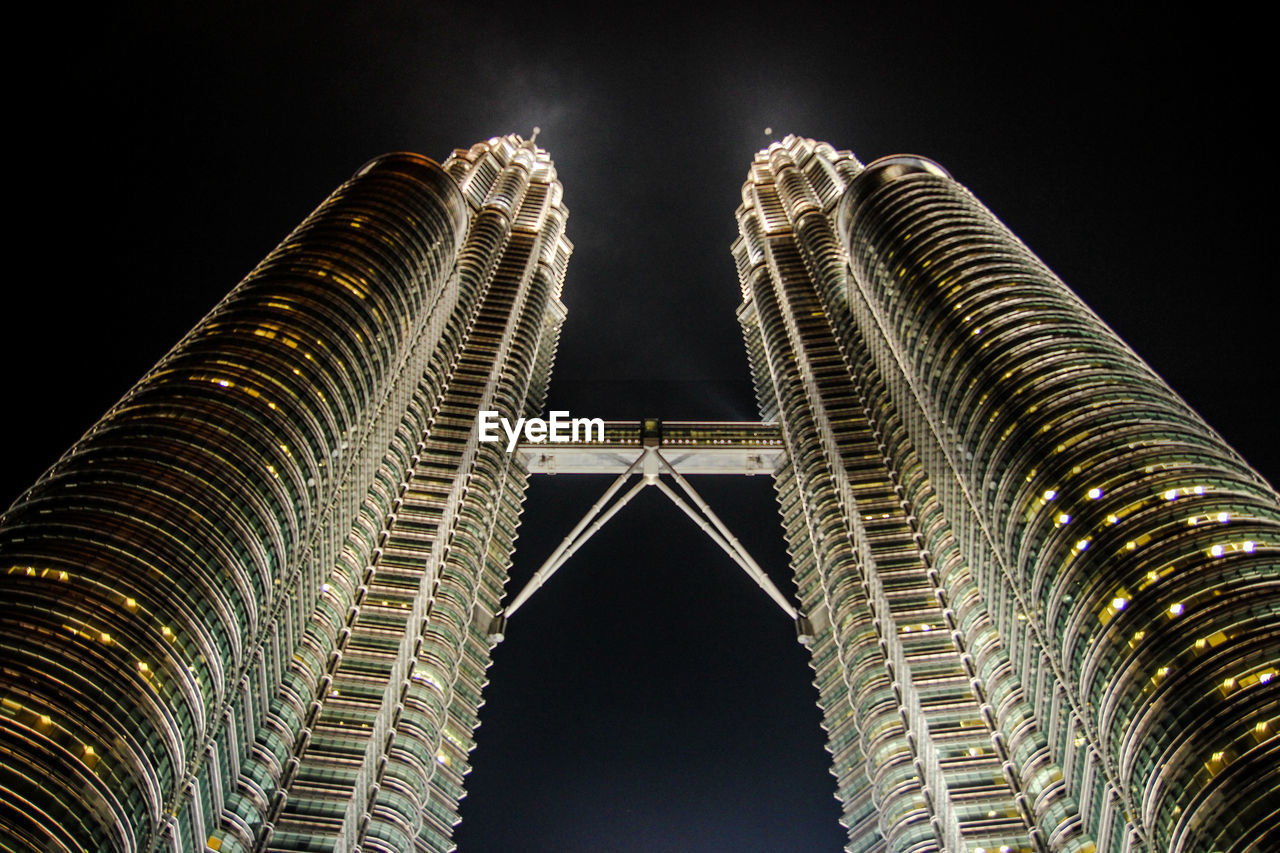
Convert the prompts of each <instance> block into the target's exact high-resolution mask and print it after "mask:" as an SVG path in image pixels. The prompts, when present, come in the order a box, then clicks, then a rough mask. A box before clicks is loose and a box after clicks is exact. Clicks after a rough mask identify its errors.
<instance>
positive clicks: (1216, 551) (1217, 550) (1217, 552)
mask: <svg viewBox="0 0 1280 853" xmlns="http://www.w3.org/2000/svg"><path fill="white" fill-rule="evenodd" d="M1209 553H1210V554H1211V555H1213V556H1215V557H1221V556H1222V546H1221V545H1214V546H1213V547H1212V548H1210V549H1209Z"/></svg>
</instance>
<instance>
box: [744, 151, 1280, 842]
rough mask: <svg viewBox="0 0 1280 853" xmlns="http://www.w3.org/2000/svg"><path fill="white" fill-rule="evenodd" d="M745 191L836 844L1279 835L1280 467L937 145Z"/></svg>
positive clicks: (804, 157) (761, 343)
mask: <svg viewBox="0 0 1280 853" xmlns="http://www.w3.org/2000/svg"><path fill="white" fill-rule="evenodd" d="M737 217H738V223H739V231H740V237H739V239H738V240H737V241H736V242H735V243H734V246H733V254H734V257H735V260H736V262H737V266H738V272H739V278H740V281H741V285H742V296H743V304H742V306H741V309H740V311H739V319H740V321H741V323H742V326H743V329H744V333H745V337H746V343H747V351H748V355H749V358H750V361H751V367H752V372H753V375H754V377H755V382H756V389H757V394H758V398H759V404H760V409H761V415H762V417H763V419H765V420H773V419H776V420H777V421H778V422H779V423H780V425H781V430H782V436H783V443H784V445H785V450H786V461H785V462H784V463H783V464H782V465H781V467H780V468H779V470H778V471H777V472H776V474H775V479H776V485H777V491H778V500H779V505H780V509H781V513H782V518H783V525H784V528H785V530H786V537H787V544H788V550H789V553H790V555H791V559H792V566H793V570H794V574H795V581H796V584H797V587H798V591H799V596H800V606H801V610H802V611H803V612H804V613H805V614H806V615H807V616H808V618H809V620H810V621H811V622H812V623H813V633H814V636H815V640H814V643H813V646H812V650H813V668H814V670H815V672H816V684H817V687H818V690H819V705H820V707H821V709H822V711H823V714H824V718H825V722H824V727H825V728H826V730H827V732H828V736H829V745H828V748H829V749H830V751H831V753H832V756H833V760H834V768H833V772H834V773H835V775H836V777H837V780H838V789H839V791H838V798H839V799H840V801H841V803H842V805H843V809H844V823H845V825H846V826H847V828H848V837H849V844H848V847H847V849H848V850H851V851H880V850H885V851H925V850H949V851H986V853H995V851H1000V852H1001V853H1008V851H1020V853H1021V852H1022V851H1049V850H1053V851H1093V850H1098V851H1123V850H1145V851H1152V853H1154V851H1165V850H1187V851H1190V850H1196V851H1206V853H1207V851H1227V850H1232V851H1245V850H1260V849H1271V848H1268V847H1267V844H1269V843H1275V841H1276V839H1275V837H1274V836H1275V834H1277V833H1280V819H1278V817H1277V811H1276V805H1275V804H1276V798H1277V791H1276V789H1277V787H1278V786H1280V783H1278V782H1277V776H1276V767H1277V766H1280V739H1278V738H1277V737H1276V728H1277V725H1278V724H1280V719H1278V713H1280V711H1278V709H1280V693H1278V690H1277V679H1276V675H1277V667H1278V666H1280V570H1278V569H1277V553H1280V551H1278V548H1280V499H1277V496H1276V493H1275V492H1274V491H1273V490H1272V489H1271V488H1270V487H1269V486H1268V484H1267V483H1266V482H1265V481H1264V480H1263V479H1262V478H1261V477H1260V476H1259V475H1258V474H1256V473H1255V472H1254V471H1253V470H1252V469H1251V468H1249V466H1248V465H1247V464H1245V463H1244V462H1243V461H1242V460H1241V459H1240V458H1239V457H1238V456H1237V455H1236V454H1235V453H1234V452H1233V451H1232V450H1231V449H1230V448H1228V447H1227V446H1226V445H1225V443H1224V442H1223V441H1222V439H1221V438H1220V437H1218V436H1217V435H1216V434H1215V433H1214V432H1213V430H1211V429H1210V428H1209V427H1208V426H1206V425H1205V424H1204V422H1203V421H1202V420H1201V419H1200V418H1199V417H1198V416H1197V415H1196V414H1195V413H1194V412H1193V411H1192V410H1191V409H1190V408H1189V407H1188V406H1187V405H1186V404H1185V403H1184V402H1183V401H1182V400H1181V399H1179V398H1178V397H1177V395H1176V394H1174V392H1172V391H1171V390H1170V389H1169V388H1168V387H1167V386H1166V385H1165V384H1164V383H1163V382H1162V381H1161V380H1160V379H1159V378H1158V377H1157V376H1156V375H1155V374H1154V373H1153V372H1152V371H1151V369H1150V368H1149V367H1147V366H1146V365H1145V364H1144V363H1143V362H1142V361H1141V360H1140V359H1139V358H1138V357H1137V356H1136V355H1135V354H1134V353H1133V352H1132V351H1131V350H1130V349H1129V348H1128V347H1126V346H1125V344H1124V343H1123V342H1122V341H1120V340H1119V338H1118V337H1117V336H1116V335H1115V334H1114V333H1113V332H1112V331H1111V330H1110V329H1109V328H1107V327H1106V326H1105V325H1104V324H1103V323H1102V322H1101V321H1100V320H1099V319H1098V318H1097V317H1096V316H1095V315H1094V314H1093V313H1092V312H1091V311H1090V310H1089V309H1088V308H1087V307H1086V306H1085V305H1084V304H1083V303H1082V302H1081V301H1080V300H1079V299H1078V298H1077V297H1076V296H1075V295H1074V294H1073V293H1072V292H1071V291H1070V290H1069V289H1068V288H1067V287H1066V286H1065V285H1064V284H1063V283H1062V282H1061V281H1059V280H1058V279H1057V278H1056V277H1055V276H1054V275H1053V273H1052V272H1051V271H1050V270H1049V269H1048V268H1046V267H1045V265H1044V264H1043V263H1042V262H1041V261H1039V260H1038V259H1037V258H1036V257H1035V256H1034V255H1033V254H1031V252H1030V251H1028V250H1027V248H1026V247H1025V246H1024V245H1023V244H1022V243H1021V242H1019V241H1018V240H1017V238H1015V237H1014V236H1013V235H1012V234H1011V233H1010V232H1009V231H1008V230H1007V229H1006V228H1005V227H1004V226H1003V225H1002V224H1001V223H1000V222H999V221H998V220H997V219H996V218H995V217H994V216H993V215H992V214H991V213H990V212H989V211H987V210H986V209H985V208H984V207H983V206H982V205H981V204H980V203H979V202H978V201H977V200H976V199H974V197H973V196H972V195H971V194H970V193H969V192H968V191H967V190H965V189H964V188H963V187H962V186H961V185H959V184H958V183H956V182H955V181H954V180H952V179H951V178H950V177H949V176H948V174H947V173H946V172H945V171H944V170H943V169H941V168H940V167H938V166H937V165H936V164H933V163H932V162H930V161H927V160H924V159H922V158H914V157H893V158H886V159H883V160H879V161H876V162H874V163H871V164H870V165H867V166H865V167H864V166H863V165H862V164H861V163H859V162H858V160H857V159H856V158H855V157H854V156H853V155H852V154H850V153H849V152H847V151H836V150H835V149H833V148H832V147H831V146H830V145H827V144H825V143H816V142H814V141H812V140H807V139H799V138H796V137H787V138H786V139H785V140H784V141H783V142H781V143H775V144H774V145H773V146H771V147H770V148H769V149H768V150H766V151H762V152H760V153H759V154H758V155H757V156H756V158H755V161H754V162H753V163H752V166H751V171H750V174H749V178H748V180H747V182H746V184H745V186H744V188H743V203H742V206H741V207H740V208H739V209H738V212H737ZM1269 834H1270V835H1269Z"/></svg>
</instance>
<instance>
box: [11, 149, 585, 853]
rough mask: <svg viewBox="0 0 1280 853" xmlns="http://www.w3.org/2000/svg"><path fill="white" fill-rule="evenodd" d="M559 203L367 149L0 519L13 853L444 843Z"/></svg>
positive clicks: (532, 394) (544, 172)
mask: <svg viewBox="0 0 1280 853" xmlns="http://www.w3.org/2000/svg"><path fill="white" fill-rule="evenodd" d="M561 197H562V190H561V187H560V184H559V182H558V181H557V180H556V177H555V171H554V167H553V166H552V165H551V162H550V160H549V159H548V157H547V155H546V152H544V151H541V150H540V149H537V148H536V147H535V146H534V145H533V144H532V143H531V142H526V141H523V140H521V139H519V138H518V137H514V136H511V137H505V138H496V139H493V140H490V141H489V142H487V143H482V144H479V145H476V146H474V147H472V148H471V149H470V150H469V151H457V152H455V153H454V155H453V156H452V157H451V158H450V159H449V160H448V161H447V162H446V163H445V164H444V166H443V167H441V166H439V165H437V164H435V163H433V162H431V161H430V160H427V159H426V158H423V157H419V156H417V155H410V154H394V155H388V156H385V157H381V158H378V159H377V160H374V161H372V162H371V163H369V164H368V165H366V166H365V167H364V168H362V169H361V170H360V172H359V173H357V175H356V176H355V177H354V178H352V179H351V181H349V182H347V183H346V184H344V185H343V186H342V187H340V188H339V189H338V190H337V191H335V192H334V194H333V195H332V196H330V198H329V199H327V200H326V201H325V202H324V203H323V204H322V205H321V206H320V207H319V208H318V209H317V210H316V212H315V213H313V214H312V215H311V216H310V217H309V218H308V219H307V220H306V221H305V222H304V223H303V224H302V225H301V226H299V227H298V229H297V230H296V231H295V232H294V233H293V234H291V235H290V236H289V237H288V238H286V239H285V241H284V242H283V243H281V245H280V246H279V247H277V249H276V250H275V251H273V252H272V254H271V255H270V256H269V257H268V258H267V259H266V260H264V261H263V262H262V263H261V264H260V265H259V266H258V267H257V268H256V269H255V270H254V271H253V272H252V273H251V274H250V275H249V276H248V277H247V278H246V279H245V280H244V281H243V282H242V283H241V284H240V285H238V286H237V287H236V288H235V289H234V290H233V291H232V292H231V293H230V294H229V295H228V296H227V298H226V299H224V300H223V301H222V302H221V303H219V304H218V305H217V306H216V307H215V308H214V309H213V311H211V312H210V313H209V315H208V316H207V317H205V318H204V319H203V320H202V321H201V322H200V323H199V324H198V325H197V326H196V328H195V329H193V330H192V331H191V332H190V333H189V334H188V335H187V336H186V337H185V338H184V339H183V340H182V341H181V342H180V343H179V344H178V345H177V346H176V347H175V348H174V349H173V350H172V351H171V352H170V353H169V354H168V355H166V356H165V357H164V359H162V360H161V362H160V363H159V364H158V365H157V366H156V367H155V368H154V369H153V370H152V371H151V372H149V373H148V374H147V376H146V377H144V378H143V379H142V380H141V381H140V382H139V383H138V384H137V385H136V386H135V387H134V388H133V389H132V390H131V391H130V392H129V393H128V394H127V395H126V396H125V398H124V399H123V400H121V401H120V403H118V404H117V405H116V406H115V407H114V408H113V409H112V410H111V411H110V412H108V414H107V415H106V416H105V417H104V418H103V419H102V420H101V421H100V422H99V423H98V424H96V425H95V426H94V427H93V428H92V429H91V430H90V431H89V432H88V433H87V434H86V435H85V436H84V438H83V439H81V440H80V442H78V443H77V444H76V445H75V446H74V447H73V448H72V449H71V450H70V451H69V452H68V453H67V454H66V455H65V456H64V457H63V458H62V459H61V460H60V461H59V462H58V463H57V464H56V465H55V466H54V467H53V468H52V469H51V470H50V471H49V472H48V473H47V474H46V475H45V476H44V477H43V478H42V479H41V480H40V481H39V482H38V483H37V484H36V485H35V486H34V487H32V489H31V490H30V491H29V492H27V493H26V494H25V495H23V496H22V497H21V498H20V499H19V500H18V501H17V502H16V503H15V504H14V506H13V507H11V508H10V509H9V511H8V512H7V513H6V514H5V515H4V516H3V518H2V519H0V578H2V580H0V583H3V589H2V590H0V600H3V601H4V602H5V607H4V610H3V618H2V620H0V654H2V655H3V660H4V666H3V668H2V669H0V703H2V704H0V849H17V850H24V849H38V850H51V851H52V850H59V851H60V850H72V851H76V850H83V851H105V850H119V851H135V850H138V851H142V850H173V851H186V850H202V849H205V847H206V845H207V846H208V847H209V848H212V849H214V850H220V851H232V850H235V851H240V850H281V851H284V850H315V851H347V850H353V849H357V848H358V849H361V850H366V851H373V850H384V851H407V850H423V851H435V850H450V849H452V848H453V844H452V842H451V840H450V836H451V832H452V827H453V826H454V825H455V824H456V823H457V820H458V818H457V805H458V800H459V798H460V797H461V796H462V787H461V779H462V777H463V775H464V774H465V773H466V772H467V769H468V766H467V757H468V754H469V752H470V750H471V748H472V745H473V742H472V732H473V730H474V728H475V726H476V711H477V709H478V707H479V705H480V703H481V699H480V690H481V687H482V685H483V683H484V681H485V671H486V668H487V666H488V663H489V647H488V643H487V640H486V637H485V630H484V629H485V627H486V626H487V624H488V621H489V619H490V617H491V615H492V614H493V612H494V611H495V610H496V609H497V608H498V606H499V601H500V600H501V597H502V594H503V586H504V582H505V579H506V569H507V567H508V565H509V561H510V553H511V550H512V547H513V543H514V539H515V533H516V525H517V521H518V517H519V512H520V504H521V500H522V496H523V490H524V483H525V477H526V474H525V473H524V472H523V471H522V470H521V469H520V468H519V467H518V465H516V464H515V463H514V462H513V458H512V457H511V456H509V455H507V454H506V453H505V452H503V451H502V449H501V447H500V446H499V445H496V444H479V443H478V442H477V441H476V435H475V429H474V427H475V421H476V413H477V411H478V410H479V409H493V410H496V411H498V412H499V413H501V414H502V415H503V416H504V417H507V418H512V419H514V418H515V417H517V416H519V415H529V414H532V413H536V412H538V411H540V409H541V407H542V403H543V398H544V396H545V392H546V383H547V378H548V374H549V371H550V365H551V362H552V359H553V357H554V353H555V346H556V340H557V336H558V331H559V327H560V323H561V322H562V320H563V318H564V307H563V304H562V303H561V302H560V299H559V293H560V287H561V284H562V282H563V278H564V271H565V267H566V264H567V261H568V256H569V253H570V251H571V245H570V244H569V242H568V240H567V239H566V238H565V236H564V224H565V218H566V216H567V211H566V210H565V208H564V206H563V204H562V201H561Z"/></svg>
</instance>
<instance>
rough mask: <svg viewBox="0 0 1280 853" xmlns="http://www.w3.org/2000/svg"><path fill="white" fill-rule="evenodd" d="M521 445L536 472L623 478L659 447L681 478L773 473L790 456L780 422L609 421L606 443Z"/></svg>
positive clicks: (523, 457)
mask: <svg viewBox="0 0 1280 853" xmlns="http://www.w3.org/2000/svg"><path fill="white" fill-rule="evenodd" d="M597 433H598V431H597V430H592V431H591V437H592V439H593V440H591V441H582V440H579V441H567V442H557V443H554V444H552V443H549V442H545V441H544V442H537V443H532V442H528V441H524V442H521V443H520V444H519V446H518V447H517V449H516V453H517V454H519V457H520V461H521V462H523V463H524V464H525V466H526V467H527V468H528V470H529V472H530V473H532V474H621V473H622V472H623V471H626V470H627V469H628V468H629V467H630V466H631V464H632V463H633V462H635V460H636V456H637V455H638V452H639V451H640V450H642V449H643V448H645V447H650V446H656V447H658V448H659V450H660V451H661V452H662V455H663V457H664V458H665V459H666V460H667V462H668V463H669V464H670V465H671V467H673V468H675V469H676V470H677V471H679V472H680V473H681V474H739V475H741V474H748V475H750V474H771V473H773V470H774V468H775V467H777V465H778V463H779V461H781V459H782V455H783V453H784V452H785V451H784V449H783V444H782V432H781V430H780V429H779V427H778V425H777V424H764V423H758V422H754V421H658V420H656V419H652V418H646V419H644V420H638V421H605V422H604V440H603V441H600V440H598V436H597Z"/></svg>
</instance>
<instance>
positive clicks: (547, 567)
mask: <svg viewBox="0 0 1280 853" xmlns="http://www.w3.org/2000/svg"><path fill="white" fill-rule="evenodd" d="M643 458H644V454H641V455H640V456H639V457H637V459H636V461H635V462H633V463H632V465H631V467H630V468H628V469H627V470H626V471H625V472H623V473H622V474H621V475H620V476H619V477H618V479H616V480H614V481H613V485H611V486H610V487H609V488H608V489H607V490H606V491H605V493H604V494H603V495H602V496H601V497H600V500H598V501H596V502H595V503H594V504H592V506H591V509H589V510H587V514H586V515H584V516H583V517H582V520H581V521H579V522H578V523H577V524H576V525H575V526H574V528H573V530H571V531H569V535H568V536H566V537H565V538H564V540H563V541H561V543H560V544H559V545H558V546H556V549H555V550H554V551H552V552H551V556H550V557H547V559H546V561H545V562H543V564H542V565H541V566H540V567H539V568H538V570H537V571H536V572H534V573H533V577H531V578H529V582H528V583H526V584H525V585H524V589H522V590H520V592H519V593H518V594H517V595H516V597H515V598H513V599H512V600H511V604H510V605H508V606H507V608H506V615H507V616H508V617H510V616H511V615H512V614H513V613H515V612H516V611H517V610H519V609H520V606H521V605H523V604H524V603H525V602H526V601H528V600H529V596H531V595H533V593H534V592H535V591H537V590H538V589H539V588H540V587H541V586H542V585H543V584H544V583H546V582H547V580H548V579H549V578H550V577H551V576H552V575H553V574H555V573H556V570H557V569H559V568H560V567H561V566H563V565H564V564H565V561H566V560H568V559H569V558H570V557H572V556H573V555H574V553H576V552H577V550H578V549H579V548H581V547H582V546H583V545H585V544H586V543H587V540H588V539H590V538H591V537H592V536H594V535H596V532H597V531H599V530H600V528H602V527H604V525H605V523H606V522H608V521H609V519H611V518H613V517H614V516H615V515H617V514H618V510H620V509H622V508H623V507H624V506H626V505H627V504H628V503H629V502H630V501H631V499H632V498H633V497H635V496H636V494H637V493H639V491H640V490H641V489H643V488H644V487H645V486H647V485H648V483H646V482H645V481H644V480H640V481H639V482H637V483H636V484H635V485H634V486H632V487H631V489H630V490H629V491H628V492H627V493H626V494H625V495H623V496H622V498H621V499H619V500H618V502H617V503H615V504H614V505H613V506H611V507H609V509H608V511H606V512H605V513H604V514H603V515H600V510H601V508H602V507H604V505H605V504H607V503H608V502H609V499H610V498H612V497H613V496H614V495H615V494H616V493H617V491H618V489H620V488H622V484H623V483H625V482H626V481H627V479H628V478H629V477H630V476H631V475H632V473H634V471H635V469H636V468H637V467H638V466H639V465H640V460H641V459H643ZM597 515H600V517H599V518H598V519H597V520H596V522H595V524H592V525H591V526H590V527H587V523H588V522H590V521H591V520H592V519H593V518H596V516H597ZM584 527H586V530H585V532H584V531H583V528H584Z"/></svg>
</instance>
